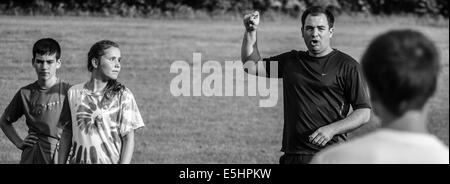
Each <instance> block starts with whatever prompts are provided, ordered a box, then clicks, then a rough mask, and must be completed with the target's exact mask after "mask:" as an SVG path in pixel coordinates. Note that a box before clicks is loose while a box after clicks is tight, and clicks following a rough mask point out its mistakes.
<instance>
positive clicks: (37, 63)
mask: <svg viewBox="0 0 450 184" xmlns="http://www.w3.org/2000/svg"><path fill="white" fill-rule="evenodd" d="M32 64H33V67H34V69H35V70H36V74H37V77H38V80H43V81H47V80H50V79H53V78H56V69H58V68H59V67H61V59H56V53H54V54H52V55H48V54H44V55H40V54H38V53H36V55H35V57H34V58H33V61H32Z"/></svg>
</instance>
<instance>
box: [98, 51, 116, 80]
mask: <svg viewBox="0 0 450 184" xmlns="http://www.w3.org/2000/svg"><path fill="white" fill-rule="evenodd" d="M120 59H121V53H120V50H119V48H117V47H110V48H108V49H106V50H105V54H104V55H103V56H102V57H101V58H100V65H99V72H101V73H102V74H103V76H105V77H106V78H107V79H114V80H115V79H117V77H118V76H119V72H120Z"/></svg>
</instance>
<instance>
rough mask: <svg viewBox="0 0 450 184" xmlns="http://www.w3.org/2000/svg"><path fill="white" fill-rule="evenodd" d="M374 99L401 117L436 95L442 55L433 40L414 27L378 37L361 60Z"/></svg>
mask: <svg viewBox="0 0 450 184" xmlns="http://www.w3.org/2000/svg"><path fill="white" fill-rule="evenodd" d="M361 65H362V69H363V73H364V76H365V77H366V81H367V83H368V85H369V88H370V92H371V98H372V100H377V101H379V102H381V103H382V104H383V105H384V106H385V107H386V108H387V109H388V110H389V111H390V112H391V113H392V114H394V115H396V116H401V115H403V114H404V113H405V112H407V111H410V110H421V109H422V108H423V107H424V105H425V103H426V102H427V101H428V99H429V98H430V97H431V96H432V95H433V94H434V92H435V90H436V86H437V77H438V74H439V68H440V66H439V65H440V63H439V54H438V50H437V49H436V46H435V45H434V43H433V42H432V41H431V40H429V39H428V38H427V37H425V36H424V35H423V34H422V33H420V32H417V31H413V30H394V31H389V32H387V33H384V34H382V35H380V36H378V37H377V38H375V39H374V40H373V41H372V42H371V43H370V45H369V47H368V48H367V50H366V52H365V54H364V55H363V57H362V61H361Z"/></svg>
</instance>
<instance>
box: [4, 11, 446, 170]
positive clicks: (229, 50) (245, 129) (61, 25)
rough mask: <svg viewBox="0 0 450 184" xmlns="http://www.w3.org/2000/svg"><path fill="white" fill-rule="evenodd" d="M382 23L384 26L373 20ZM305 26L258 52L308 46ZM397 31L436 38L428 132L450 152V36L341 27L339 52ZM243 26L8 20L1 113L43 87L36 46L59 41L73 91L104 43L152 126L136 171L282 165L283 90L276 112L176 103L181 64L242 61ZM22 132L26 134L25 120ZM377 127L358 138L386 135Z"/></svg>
mask: <svg viewBox="0 0 450 184" xmlns="http://www.w3.org/2000/svg"><path fill="white" fill-rule="evenodd" d="M374 22H375V21H374ZM299 25H300V24H299V22H298V21H295V20H283V21H276V22H264V21H262V23H261V26H260V32H259V35H258V36H259V43H258V45H259V47H260V51H261V54H262V55H263V56H270V55H275V54H279V53H282V52H285V51H289V50H291V49H302V50H304V49H305V48H306V47H305V45H304V43H303V40H302V38H301V36H300V29H299ZM394 28H414V29H418V30H420V31H423V32H424V33H425V34H426V35H428V36H429V37H430V38H432V39H433V40H434V41H435V42H436V44H437V45H438V47H439V48H440V52H441V61H442V72H441V75H440V77H439V86H438V90H437V93H436V95H435V96H434V98H433V99H432V100H431V101H430V109H431V117H430V124H429V129H430V131H431V132H432V133H433V134H435V135H437V136H438V137H439V138H440V139H441V140H443V141H444V142H445V143H446V144H447V145H448V143H449V137H448V136H449V85H448V84H449V83H448V82H449V57H448V55H449V36H448V33H449V27H448V23H447V25H444V26H440V27H430V26H424V25H421V24H417V23H415V22H414V21H407V22H402V21H398V20H397V19H384V20H377V21H376V23H370V22H368V21H359V22H358V21H354V20H352V21H350V20H342V21H340V19H338V20H337V23H336V28H335V34H334V38H333V41H332V44H333V47H335V48H338V49H340V50H341V51H344V52H346V53H348V54H350V55H351V56H353V57H354V58H355V59H357V60H359V59H360V57H361V55H362V53H363V51H364V49H365V48H366V46H367V45H368V43H369V41H370V40H371V39H372V38H374V36H376V35H377V34H379V33H382V32H384V31H386V30H389V29H394ZM243 33H244V30H243V26H242V21H241V20H236V21H231V20H228V21H212V20H202V21H195V20H191V21H184V20H170V21H169V20H165V21H164V20H148V19H122V18H115V19H114V18H75V17H4V16H3V17H1V16H0V58H1V61H0V111H1V112H3V110H4V109H5V108H6V106H7V105H8V103H9V102H10V100H11V99H12V97H13V95H14V94H15V93H16V91H17V90H18V89H19V88H20V87H21V86H24V85H26V84H28V83H30V82H33V81H34V80H35V78H36V77H35V73H34V71H33V69H32V67H31V57H32V55H31V49H32V44H33V43H34V42H35V41H36V40H37V39H39V38H42V37H53V38H55V39H56V40H58V41H60V43H61V45H62V49H63V53H62V59H63V66H62V69H60V70H59V72H58V75H59V76H60V77H61V78H63V79H65V80H66V81H68V82H70V83H73V84H75V83H80V82H84V81H86V80H87V79H88V77H89V73H88V71H87V69H86V55H87V51H88V49H89V48H90V46H91V45H92V44H93V43H94V42H96V41H98V40H101V39H110V40H114V41H117V42H118V43H119V44H120V46H121V51H122V56H123V60H122V72H121V74H120V77H119V80H120V81H122V82H123V83H124V84H125V85H126V86H128V87H129V88H130V89H131V90H132V91H133V93H134V95H135V98H136V100H137V103H138V106H139V109H140V112H141V114H142V116H143V118H144V121H145V123H146V127H145V128H144V129H141V130H140V131H139V132H138V133H137V137H136V147H135V153H134V158H133V163H269V164H270V163H277V162H278V157H279V156H280V155H281V152H280V151H279V150H280V147H281V138H282V127H283V108H282V107H283V103H282V95H281V94H282V89H281V85H282V84H281V81H280V84H279V89H280V90H279V100H278V104H277V106H275V107H271V108H260V107H259V106H258V101H259V99H260V98H261V97H249V96H244V97H174V96H172V95H171V93H170V91H169V89H170V82H171V80H172V79H173V78H174V77H175V76H176V74H171V73H169V68H170V65H171V63H172V62H174V61H176V60H184V61H187V62H190V63H191V62H192V53H193V52H201V53H202V61H207V60H215V61H219V62H224V61H237V60H239V59H240V47H241V41H242V36H243ZM15 126H16V127H17V128H18V129H19V133H20V135H22V136H24V135H25V134H26V131H27V129H26V126H25V122H24V119H23V118H22V119H21V120H20V121H18V122H17V123H16V124H15ZM377 126H378V124H377V121H376V118H375V117H373V118H372V121H371V122H370V123H369V124H367V125H366V126H364V127H362V128H361V129H358V130H357V131H356V132H354V133H352V134H351V135H350V136H351V137H352V138H353V137H355V136H359V135H362V134H364V133H367V132H369V131H372V130H373V129H374V128H375V127H377ZM19 158H20V152H19V150H17V149H16V148H15V147H14V146H13V145H12V143H10V142H9V140H8V139H7V138H6V137H5V135H4V134H3V133H0V163H18V161H19Z"/></svg>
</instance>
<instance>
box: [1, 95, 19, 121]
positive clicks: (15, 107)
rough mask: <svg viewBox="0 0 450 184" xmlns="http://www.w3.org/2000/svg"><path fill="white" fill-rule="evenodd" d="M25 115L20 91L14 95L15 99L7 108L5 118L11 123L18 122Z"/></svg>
mask: <svg viewBox="0 0 450 184" xmlns="http://www.w3.org/2000/svg"><path fill="white" fill-rule="evenodd" d="M23 114H24V106H23V100H22V95H21V93H20V90H19V91H18V92H17V93H16V94H15V95H14V97H13V99H12V100H11V102H10V103H9V105H8V106H7V107H6V109H5V111H4V113H3V117H4V118H5V120H6V121H7V122H9V123H14V122H16V121H17V120H18V119H19V118H20V117H22V115H23Z"/></svg>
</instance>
